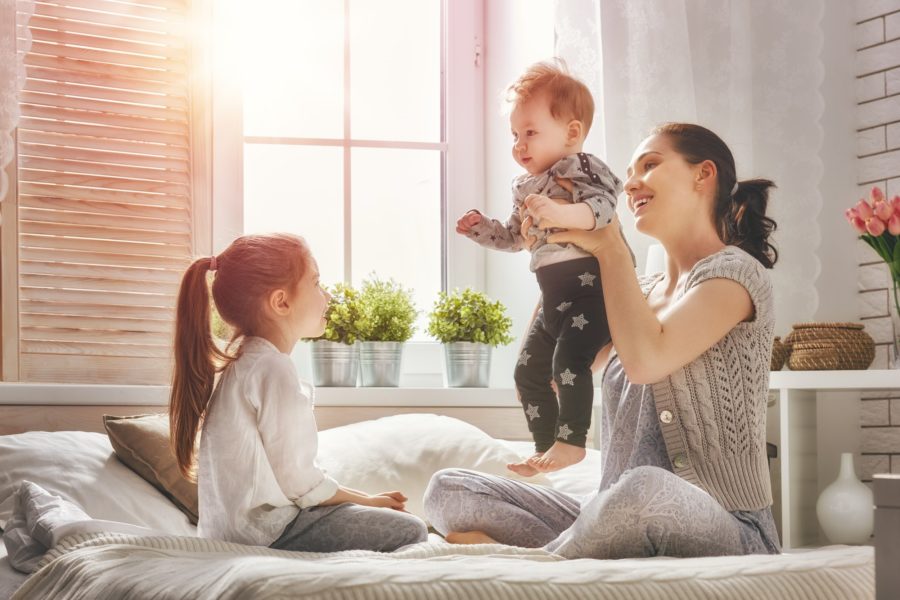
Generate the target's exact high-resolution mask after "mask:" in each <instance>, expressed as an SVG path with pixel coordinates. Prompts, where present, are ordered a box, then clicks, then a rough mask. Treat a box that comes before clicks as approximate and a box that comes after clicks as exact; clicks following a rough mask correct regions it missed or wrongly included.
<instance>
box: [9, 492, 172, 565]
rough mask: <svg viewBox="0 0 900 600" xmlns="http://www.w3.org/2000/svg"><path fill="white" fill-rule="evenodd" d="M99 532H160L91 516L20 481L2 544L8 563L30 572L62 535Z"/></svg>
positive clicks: (159, 533)
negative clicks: (4, 547)
mask: <svg viewBox="0 0 900 600" xmlns="http://www.w3.org/2000/svg"><path fill="white" fill-rule="evenodd" d="M100 532H103V533H128V534H133V535H164V533H163V532H160V531H156V530H153V529H149V528H147V527H138V526H137V525H130V524H128V523H119V522H116V521H104V520H101V519H92V518H91V517H90V516H89V515H88V514H87V513H85V512H84V511H83V510H81V509H80V508H78V507H77V506H75V505H74V504H73V503H71V502H69V501H68V500H65V499H63V498H60V497H59V496H55V495H53V494H51V493H49V492H48V491H47V490H45V489H44V488H42V487H41V486H39V485H37V484H35V483H32V482H30V481H23V482H22V483H21V484H20V485H19V487H18V489H17V490H16V492H15V494H14V495H13V514H12V518H10V519H9V521H8V522H7V523H6V528H5V529H4V530H3V543H4V545H5V546H6V551H7V554H8V556H9V564H10V565H11V566H12V567H13V568H15V569H16V570H18V571H20V572H22V573H31V572H33V571H34V570H35V569H36V567H37V564H38V563H39V562H40V560H41V558H43V556H44V554H45V553H46V552H47V551H48V550H50V549H51V548H53V547H54V546H56V545H57V544H58V543H59V542H60V541H61V540H62V539H63V538H65V537H67V536H70V535H73V534H85V533H100Z"/></svg>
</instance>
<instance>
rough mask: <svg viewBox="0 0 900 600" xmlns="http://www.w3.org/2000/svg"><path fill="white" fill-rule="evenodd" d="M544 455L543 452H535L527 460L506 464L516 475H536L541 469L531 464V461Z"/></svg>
mask: <svg viewBox="0 0 900 600" xmlns="http://www.w3.org/2000/svg"><path fill="white" fill-rule="evenodd" d="M543 455H544V453H543V452H535V453H534V454H532V455H531V456H529V457H528V458H527V459H525V460H521V461H519V462H517V463H509V464H508V465H506V468H507V469H509V470H510V471H512V472H513V473H515V474H516V475H521V476H522V477H534V476H535V475H537V474H538V473H539V471H538V470H537V469H536V468H535V467H534V466H533V465H532V464H531V461H533V460H537V459H538V458H540V457H542V456H543Z"/></svg>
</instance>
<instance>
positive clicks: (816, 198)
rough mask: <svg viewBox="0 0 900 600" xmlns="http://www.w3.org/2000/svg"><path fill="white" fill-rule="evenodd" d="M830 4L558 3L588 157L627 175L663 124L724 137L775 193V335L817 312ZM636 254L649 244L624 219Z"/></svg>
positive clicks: (561, 47)
mask: <svg viewBox="0 0 900 600" xmlns="http://www.w3.org/2000/svg"><path fill="white" fill-rule="evenodd" d="M823 2H824V0H797V1H795V2H782V1H781V0H752V1H751V0H729V1H727V2H723V1H722V0H666V1H665V2H659V1H657V0H558V1H557V2H556V5H555V9H556V10H555V40H556V48H555V50H556V53H557V55H558V56H561V57H562V58H564V59H565V60H566V62H567V63H568V65H569V68H570V69H571V70H572V71H573V72H574V74H575V75H577V76H579V77H580V78H582V79H583V80H584V81H585V82H587V83H588V85H589V86H590V87H591V89H592V91H593V92H594V95H595V98H596V99H597V114H596V115H595V117H594V123H595V125H594V127H593V129H592V131H591V137H590V138H589V140H588V144H587V146H588V149H589V150H590V151H592V152H595V153H597V154H598V155H601V156H604V157H605V158H606V160H607V161H608V162H609V164H610V166H611V167H612V168H613V170H614V171H615V172H617V173H618V174H620V176H622V175H624V171H625V167H626V166H627V164H628V162H629V160H630V159H631V152H632V151H633V150H634V148H635V147H636V146H637V144H638V143H639V142H640V141H641V139H643V137H644V136H645V135H646V133H647V132H648V131H649V130H650V129H651V128H652V127H653V126H654V125H655V124H658V123H660V122H664V121H688V122H694V123H699V124H701V125H703V126H705V127H708V128H710V129H712V130H713V131H715V132H716V133H717V134H719V135H720V136H721V137H722V138H723V139H724V140H725V142H726V143H727V144H728V145H729V147H730V148H731V150H732V152H733V153H734V155H735V160H736V161H737V168H738V177H739V178H740V179H748V178H751V177H767V178H769V179H772V180H773V181H775V183H776V184H777V185H778V189H777V190H775V191H774V194H773V197H772V200H771V202H770V205H769V214H770V215H771V216H772V217H773V218H774V219H775V220H776V221H777V222H778V227H779V230H778V232H776V235H775V243H776V246H777V247H778V250H779V252H780V259H779V262H778V264H777V265H776V267H775V269H774V271H773V280H774V282H775V293H776V301H777V302H778V315H777V319H778V322H777V324H776V328H777V330H779V331H782V330H787V329H790V325H791V324H792V323H795V322H798V321H803V320H810V319H811V318H812V316H813V314H814V313H815V310H816V307H817V305H818V295H817V292H816V287H815V281H816V279H817V277H818V275H819V271H820V267H821V265H820V263H819V260H818V258H817V256H816V249H817V248H818V246H819V243H820V233H819V227H818V224H817V219H818V213H819V211H820V209H821V206H822V196H821V194H820V192H819V189H818V185H819V181H820V178H821V175H822V161H821V159H820V157H819V151H820V147H821V144H822V139H823V132H822V128H821V126H820V124H819V118H820V116H821V114H822V111H823V107H824V105H823V100H822V96H821V94H820V92H819V86H820V84H821V82H822V79H823V77H824V69H823V65H822V63H821V59H820V51H821V48H822V43H823V36H822V31H821V27H820V23H821V19H822V14H823V12H824V4H823ZM620 216H621V218H622V222H623V226H624V227H625V231H626V235H628V237H629V240H630V241H633V246H634V248H635V253H636V254H637V255H638V257H640V259H643V257H644V256H645V255H646V253H647V252H646V249H647V247H648V246H649V245H650V244H651V243H652V240H650V239H648V238H646V237H644V236H641V235H640V234H638V233H637V232H635V231H634V228H633V227H634V225H633V220H632V219H631V216H630V214H628V211H627V210H624V209H623V210H620Z"/></svg>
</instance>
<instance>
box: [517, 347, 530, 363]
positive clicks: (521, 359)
mask: <svg viewBox="0 0 900 600" xmlns="http://www.w3.org/2000/svg"><path fill="white" fill-rule="evenodd" d="M529 358H531V355H530V354H528V352H526V351H524V350H523V351H522V354H520V355H519V364H520V365H522V366H523V367H527V366H528V359H529Z"/></svg>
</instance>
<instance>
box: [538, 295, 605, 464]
mask: <svg viewBox="0 0 900 600" xmlns="http://www.w3.org/2000/svg"><path fill="white" fill-rule="evenodd" d="M601 293H602V292H601ZM607 343H609V325H608V324H607V322H606V311H605V310H604V307H603V297H602V295H600V294H591V295H589V296H586V297H583V298H581V299H578V300H575V301H574V303H573V306H572V307H571V309H570V310H569V311H568V314H567V315H566V318H565V320H564V321H563V324H562V327H561V328H560V332H559V337H558V338H557V340H556V351H555V353H554V355H553V377H554V379H555V380H556V386H557V389H558V390H559V418H558V420H557V423H556V431H555V432H554V434H555V435H554V437H555V440H556V441H555V443H554V444H553V446H552V447H551V448H550V449H549V450H548V451H547V452H546V453H544V455H543V456H542V457H540V458H536V459H533V460H531V461H530V464H531V465H532V466H534V467H535V468H536V469H537V470H538V471H542V472H548V471H557V470H559V469H564V468H566V467H568V466H570V465H573V464H575V463H577V462H578V461H580V460H582V459H583V458H584V456H585V453H586V452H585V445H586V443H587V431H588V428H590V426H591V412H592V411H593V404H594V382H593V373H592V372H591V364H592V363H593V360H594V357H595V356H596V355H597V352H598V351H599V350H600V348H602V347H603V346H605V345H606V344H607Z"/></svg>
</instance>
